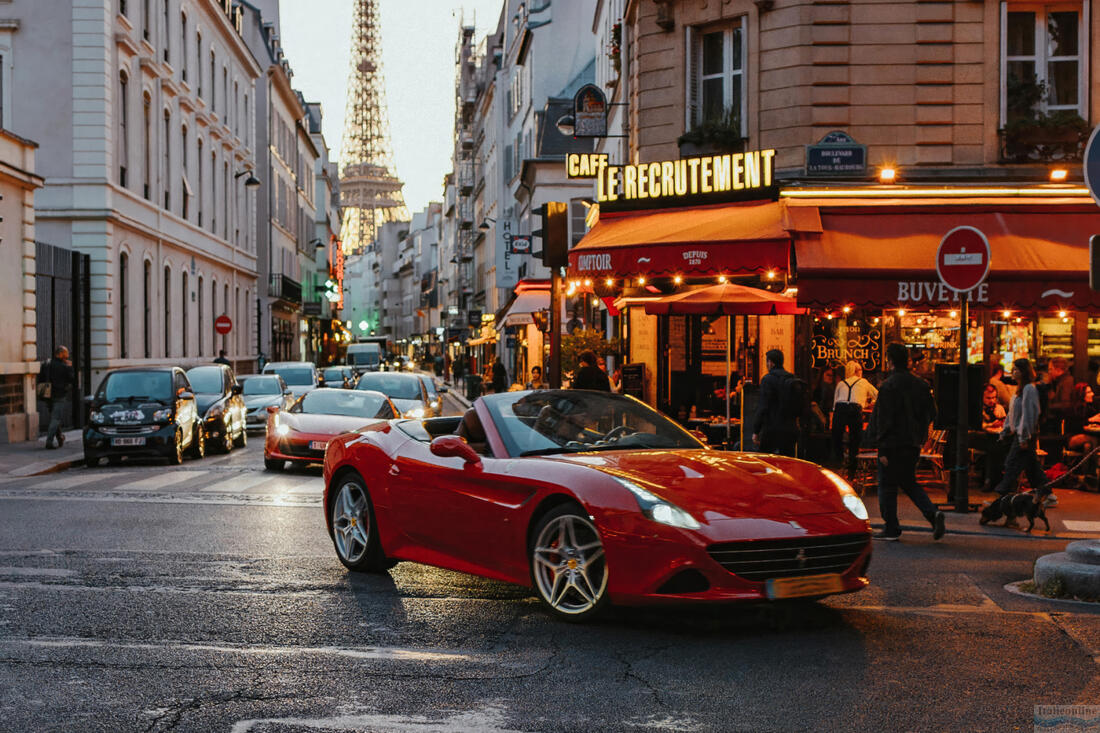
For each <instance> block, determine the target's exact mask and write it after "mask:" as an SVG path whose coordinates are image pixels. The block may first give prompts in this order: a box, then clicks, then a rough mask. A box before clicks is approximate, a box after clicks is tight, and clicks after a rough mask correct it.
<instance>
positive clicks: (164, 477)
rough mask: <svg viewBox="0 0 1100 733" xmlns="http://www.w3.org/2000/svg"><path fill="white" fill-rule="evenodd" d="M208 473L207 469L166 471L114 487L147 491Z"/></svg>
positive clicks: (119, 489) (120, 489) (124, 489)
mask: <svg viewBox="0 0 1100 733" xmlns="http://www.w3.org/2000/svg"><path fill="white" fill-rule="evenodd" d="M208 473H210V472H209V471H166V472H164V473H160V474H157V475H155V476H150V477H148V478H143V479H138V480H137V481H130V482H129V483H125V484H120V485H119V486H116V487H115V489H116V490H118V491H148V490H151V489H162V488H164V487H165V486H171V485H172V484H179V483H183V482H184V481H192V480H194V479H197V478H199V477H201V476H205V475H206V474H208Z"/></svg>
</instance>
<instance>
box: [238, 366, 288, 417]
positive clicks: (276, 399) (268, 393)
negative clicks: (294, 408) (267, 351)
mask: <svg viewBox="0 0 1100 733" xmlns="http://www.w3.org/2000/svg"><path fill="white" fill-rule="evenodd" d="M240 383H241V396H242V397H243V398H244V407H245V410H247V413H246V414H247V416H246V417H245V425H246V426H247V427H248V429H249V430H264V429H266V428H267V408H269V407H277V408H279V409H281V410H285V409H287V408H288V407H290V406H291V405H292V404H294V395H293V394H292V393H291V391H290V387H288V386H286V382H284V381H283V378H282V377H280V376H279V375H278V374H250V375H248V376H247V377H241V378H240Z"/></svg>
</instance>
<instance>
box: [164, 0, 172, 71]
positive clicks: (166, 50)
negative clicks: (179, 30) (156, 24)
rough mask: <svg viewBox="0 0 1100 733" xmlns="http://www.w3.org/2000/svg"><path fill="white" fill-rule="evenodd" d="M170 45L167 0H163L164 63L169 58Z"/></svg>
mask: <svg viewBox="0 0 1100 733" xmlns="http://www.w3.org/2000/svg"><path fill="white" fill-rule="evenodd" d="M171 47H172V36H171V35H170V31H169V22H168V0H164V63H166V64H167V63H168V62H169V60H170V58H169V57H170V54H169V49H170V48H171Z"/></svg>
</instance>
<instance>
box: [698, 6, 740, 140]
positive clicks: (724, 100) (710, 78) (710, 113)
mask: <svg viewBox="0 0 1100 733" xmlns="http://www.w3.org/2000/svg"><path fill="white" fill-rule="evenodd" d="M688 32H689V33H690V34H692V35H693V36H694V39H693V40H692V42H691V43H690V44H689V48H690V53H691V57H690V59H689V85H688V104H687V108H688V120H687V123H688V127H689V128H690V127H696V126H698V125H701V124H702V123H704V122H723V121H724V122H727V123H728V124H729V126H730V127H733V128H735V129H737V130H740V131H742V134H743V131H744V119H745V93H744V89H745V86H744V74H745V47H744V43H743V42H742V35H743V34H742V23H741V22H740V21H739V22H737V23H736V24H734V25H732V26H730V27H727V28H721V29H716V30H706V31H702V30H696V29H694V28H692V29H689V30H688Z"/></svg>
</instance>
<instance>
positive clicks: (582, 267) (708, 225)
mask: <svg viewBox="0 0 1100 733" xmlns="http://www.w3.org/2000/svg"><path fill="white" fill-rule="evenodd" d="M814 213H816V212H813V213H807V212H806V211H803V212H801V213H800V215H799V218H798V220H797V221H794V220H792V219H791V218H789V217H788V216H787V209H786V206H785V205H784V204H782V203H779V202H772V201H769V202H766V203H751V204H721V205H716V206H697V207H691V208H683V209H667V210H664V211H641V212H624V213H616V214H601V216H600V220H599V222H598V223H597V224H596V226H594V227H593V228H592V230H591V231H590V232H588V234H586V235H585V236H584V239H582V240H581V241H580V242H579V243H578V244H577V246H576V247H574V248H573V249H572V250H570V252H569V275H570V276H571V277H603V276H605V275H611V276H633V275H647V276H661V275H716V274H719V273H724V274H727V275H743V274H758V273H763V272H767V271H768V270H775V271H782V272H786V271H787V269H788V267H789V264H790V250H791V235H790V230H791V229H794V228H796V227H806V228H807V229H810V230H812V229H813V227H814V226H815V224H816V225H817V226H820V225H819V223H818V222H817V220H816V217H815V216H814Z"/></svg>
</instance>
